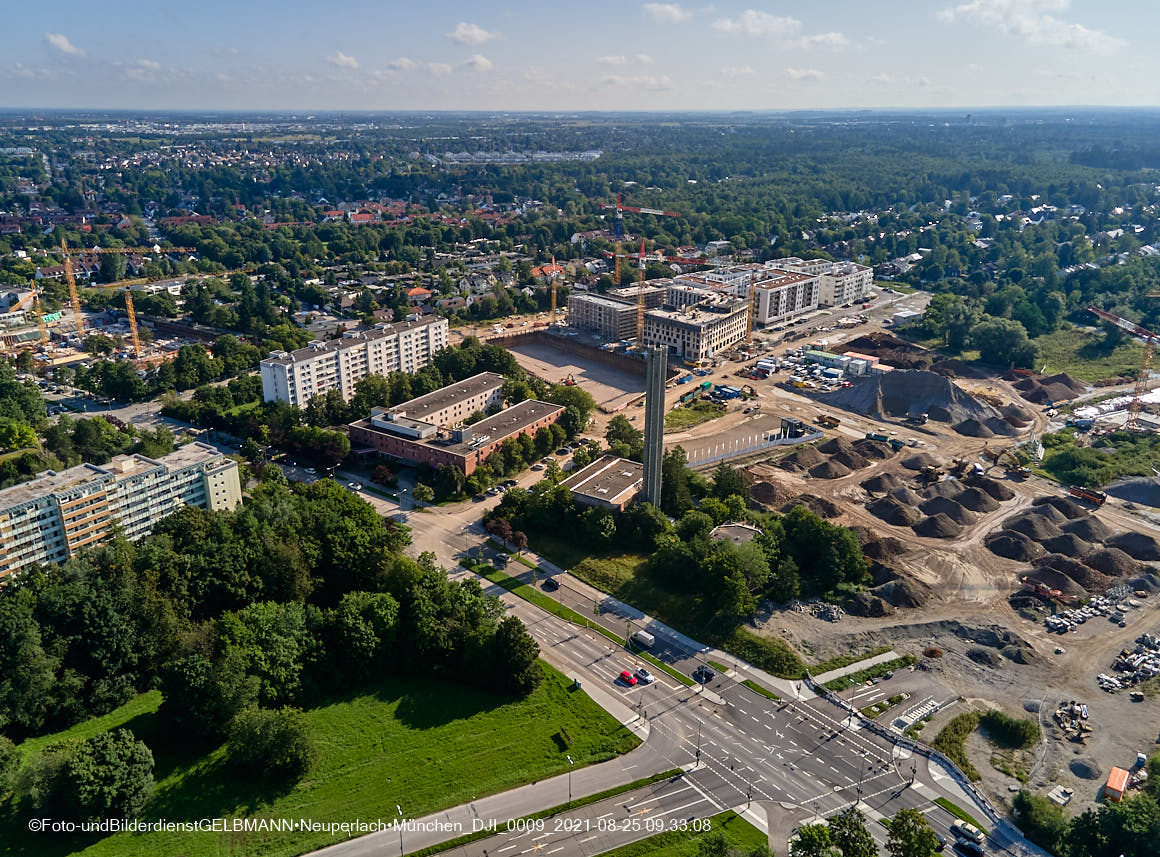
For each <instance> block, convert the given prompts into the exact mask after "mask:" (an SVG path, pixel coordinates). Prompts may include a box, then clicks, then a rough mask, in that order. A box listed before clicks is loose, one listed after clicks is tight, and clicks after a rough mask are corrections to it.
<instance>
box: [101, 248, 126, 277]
mask: <svg viewBox="0 0 1160 857" xmlns="http://www.w3.org/2000/svg"><path fill="white" fill-rule="evenodd" d="M124 276H125V256H124V254H122V253H102V254H101V282H102V283H113V282H116V281H117V280H120V279H122V278H124Z"/></svg>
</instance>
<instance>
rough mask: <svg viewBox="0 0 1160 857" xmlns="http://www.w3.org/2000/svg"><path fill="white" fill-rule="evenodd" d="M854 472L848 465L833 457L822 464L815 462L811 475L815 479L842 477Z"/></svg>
mask: <svg viewBox="0 0 1160 857" xmlns="http://www.w3.org/2000/svg"><path fill="white" fill-rule="evenodd" d="M853 472H854V471H852V470H851V469H850V468H849V467H847V466H846V465H844V464H842V463H841V462H838V461H835V460H833V459H830V460H829V461H823V462H822V463H821V464H815V465H814V466H813V467H811V468H810V476H812V477H814V478H815V479H841V478H842V477H843V476H849V475H850V474H851V473H853Z"/></svg>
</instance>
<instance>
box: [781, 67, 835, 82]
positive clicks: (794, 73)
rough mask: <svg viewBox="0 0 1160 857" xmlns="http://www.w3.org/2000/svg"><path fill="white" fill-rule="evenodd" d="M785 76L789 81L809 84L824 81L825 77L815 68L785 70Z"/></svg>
mask: <svg viewBox="0 0 1160 857" xmlns="http://www.w3.org/2000/svg"><path fill="white" fill-rule="evenodd" d="M785 76H786V77H788V78H789V79H790V80H804V81H808V82H810V83H815V82H817V81H820V80H825V79H826V75H825V74H824V73H822V72H821V71H819V70H818V69H816V68H787V69H786V70H785Z"/></svg>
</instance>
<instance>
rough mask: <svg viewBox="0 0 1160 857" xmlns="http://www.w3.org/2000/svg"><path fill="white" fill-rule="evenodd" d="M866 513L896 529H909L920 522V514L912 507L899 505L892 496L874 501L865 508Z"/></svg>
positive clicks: (903, 504)
mask: <svg viewBox="0 0 1160 857" xmlns="http://www.w3.org/2000/svg"><path fill="white" fill-rule="evenodd" d="M866 511H867V512H869V513H870V514H871V515H873V516H874V517H876V518H881V519H882V520H883V521H885V522H886V523H888V524H893V525H894V526H896V527H909V526H911V525H913V524H916V523H918V522H919V521H921V520H922V513H921V512H919V511H918V510H917V509H916V508H914V507H913V506H908V505H906V504H905V503H900V502H898V500H896V499H895V498H894V497H892V496H887V497H883V498H881V499H879V500H875V501H874V502H873V503H870V504H868V505H867V506H866Z"/></svg>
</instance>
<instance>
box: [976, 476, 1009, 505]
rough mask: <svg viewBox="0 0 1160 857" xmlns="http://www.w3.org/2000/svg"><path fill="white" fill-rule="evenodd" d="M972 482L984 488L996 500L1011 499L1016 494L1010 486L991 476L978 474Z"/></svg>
mask: <svg viewBox="0 0 1160 857" xmlns="http://www.w3.org/2000/svg"><path fill="white" fill-rule="evenodd" d="M972 484H974V485H975V486H976V487H978V488H982V489H983V490H984V491H986V492H987V493H988V494H990V495H991V496H992V497H994V498H995V499H996V500H1010V499H1011V498H1012V497H1014V496H1015V492H1014V491H1012V490H1011V488H1010V487H1008V486H1007V485H1004V484H1003V483H1002V482H1000V481H999V480H998V479H995V478H994V477H991V476H978V477H976V478H975V479H974V480H972Z"/></svg>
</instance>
